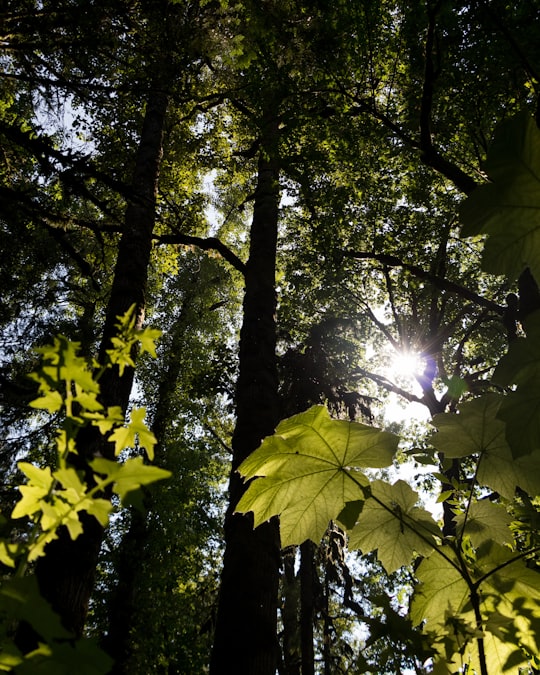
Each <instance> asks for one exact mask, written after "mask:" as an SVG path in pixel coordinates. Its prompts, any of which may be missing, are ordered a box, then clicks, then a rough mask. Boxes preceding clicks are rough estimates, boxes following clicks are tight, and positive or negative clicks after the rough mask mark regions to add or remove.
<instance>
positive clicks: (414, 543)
mask: <svg viewBox="0 0 540 675" xmlns="http://www.w3.org/2000/svg"><path fill="white" fill-rule="evenodd" d="M371 494H372V495H373V496H372V497H370V498H369V499H367V500H366V502H365V504H364V506H363V508H362V511H361V513H360V516H359V518H358V522H357V524H356V525H355V527H354V529H353V530H352V531H351V532H350V533H349V548H351V549H355V548H358V549H361V550H362V552H363V553H368V552H369V551H373V550H376V551H377V557H378V559H379V560H380V561H381V563H382V565H383V566H384V568H385V569H386V571H387V572H388V573H391V572H394V571H395V570H397V569H398V568H399V567H401V566H403V565H408V564H410V563H411V560H412V558H413V555H414V554H415V553H416V554H419V555H425V556H428V555H429V554H430V553H431V552H432V550H433V547H434V546H435V540H434V539H433V535H438V536H442V533H441V531H440V529H439V527H438V526H437V523H436V522H435V521H434V520H433V518H432V517H431V515H430V514H429V513H428V512H427V511H426V510H425V509H421V508H419V507H417V506H415V504H416V502H417V499H418V494H417V493H416V492H415V491H414V490H413V489H412V488H411V487H410V486H409V485H408V484H407V483H405V482H404V481H402V480H398V481H397V482H396V483H394V485H390V484H389V483H385V482H384V481H381V480H377V481H374V482H373V483H372V484H371Z"/></svg>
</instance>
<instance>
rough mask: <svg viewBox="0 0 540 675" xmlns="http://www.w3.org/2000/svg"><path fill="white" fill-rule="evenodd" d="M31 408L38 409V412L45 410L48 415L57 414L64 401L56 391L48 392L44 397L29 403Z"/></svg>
mask: <svg viewBox="0 0 540 675" xmlns="http://www.w3.org/2000/svg"><path fill="white" fill-rule="evenodd" d="M29 405H30V407H31V408H38V409H39V410H47V411H49V412H50V413H54V412H58V411H59V410H61V409H62V406H63V405H64V399H63V398H62V396H61V394H60V393H59V392H57V391H52V390H51V391H48V392H47V393H46V394H45V395H44V396H40V397H39V398H36V399H34V400H33V401H31V402H30V404H29Z"/></svg>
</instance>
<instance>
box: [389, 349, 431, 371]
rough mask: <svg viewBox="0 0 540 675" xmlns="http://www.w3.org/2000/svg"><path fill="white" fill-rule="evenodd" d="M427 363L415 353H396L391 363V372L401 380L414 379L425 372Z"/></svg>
mask: <svg viewBox="0 0 540 675" xmlns="http://www.w3.org/2000/svg"><path fill="white" fill-rule="evenodd" d="M424 368H425V361H424V359H423V357H422V355H421V354H418V353H415V352H409V351H404V352H396V353H395V354H394V355H393V357H392V360H391V363H390V372H391V373H392V375H394V376H395V377H399V378H414V377H416V376H418V375H421V374H422V373H423V372H424Z"/></svg>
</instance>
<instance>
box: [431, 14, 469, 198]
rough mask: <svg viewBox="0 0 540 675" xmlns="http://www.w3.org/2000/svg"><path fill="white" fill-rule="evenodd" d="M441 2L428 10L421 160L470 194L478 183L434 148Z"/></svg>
mask: <svg viewBox="0 0 540 675" xmlns="http://www.w3.org/2000/svg"><path fill="white" fill-rule="evenodd" d="M440 5H441V2H437V3H436V5H435V7H434V8H432V9H431V10H429V9H428V17H429V23H428V32H427V37H426V49H425V58H426V62H425V70H424V85H423V88H422V101H421V108H420V150H421V155H420V158H421V160H422V161H423V162H424V164H426V165H427V166H430V167H431V168H432V169H435V171H438V172H439V173H440V174H442V175H443V176H445V177H446V178H448V179H449V180H451V181H452V183H454V185H455V186H456V187H457V188H458V189H459V190H461V191H462V192H464V193H465V194H466V195H468V194H470V193H471V192H472V191H473V190H474V188H475V187H477V183H476V181H475V180H474V179H473V178H471V177H470V176H469V175H468V174H467V173H465V172H464V171H463V170H462V169H461V168H460V167H459V166H457V164H454V163H453V162H449V161H448V160H447V159H445V158H444V157H443V156H442V155H441V154H440V153H439V152H438V151H437V150H436V149H435V147H434V145H433V139H432V135H431V110H432V107H433V90H434V85H435V80H436V79H437V72H436V70H435V66H434V64H433V51H434V47H435V28H436V16H437V12H438V11H439V8H440Z"/></svg>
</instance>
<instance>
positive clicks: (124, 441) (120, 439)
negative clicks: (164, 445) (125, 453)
mask: <svg viewBox="0 0 540 675" xmlns="http://www.w3.org/2000/svg"><path fill="white" fill-rule="evenodd" d="M145 416H146V408H144V407H142V408H134V409H133V410H132V411H131V419H130V422H129V423H128V424H127V426H125V427H117V428H116V429H115V430H114V431H113V432H112V434H111V435H110V436H109V440H110V441H112V442H114V453H115V455H118V454H119V453H120V452H122V450H124V449H125V448H130V447H133V446H134V445H135V439H136V437H138V439H139V445H141V446H142V447H144V449H145V450H146V454H147V455H148V458H149V459H150V460H152V459H154V446H155V444H156V443H157V440H156V437H155V436H154V434H153V433H152V432H151V431H150V429H149V428H148V427H147V426H146V424H145V422H144V418H145Z"/></svg>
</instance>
